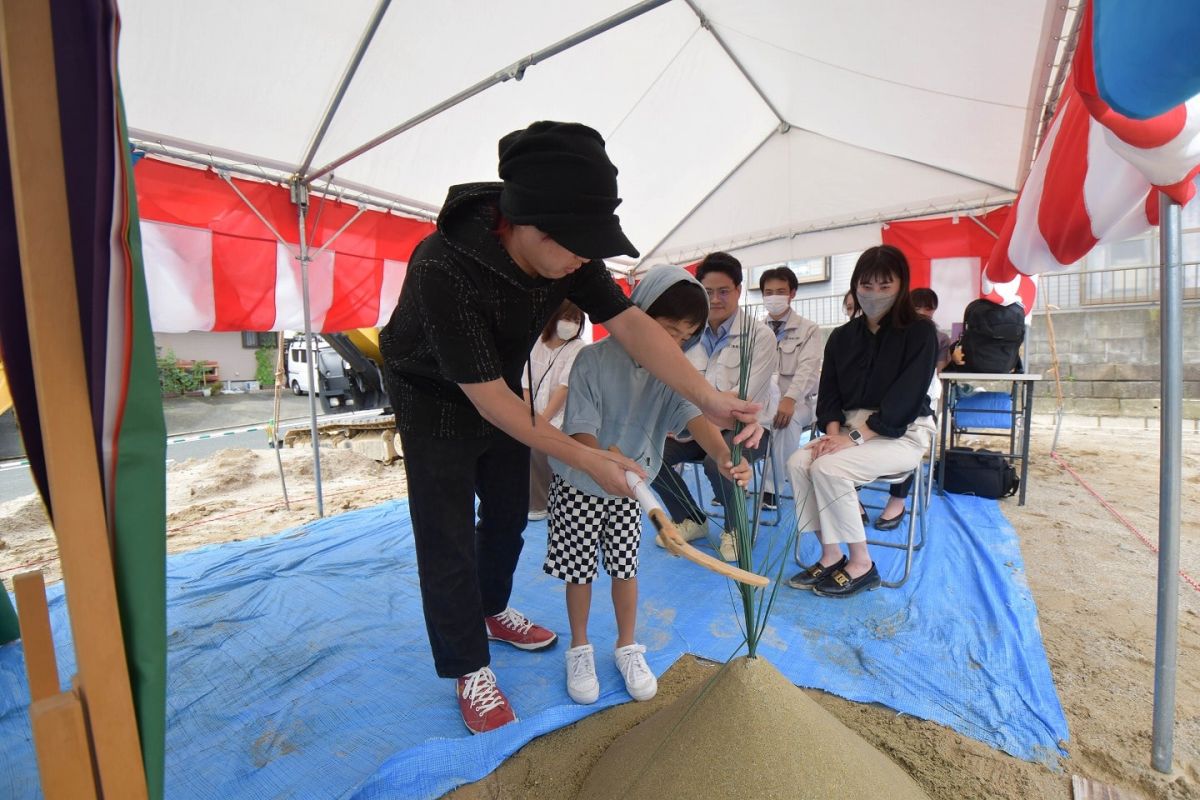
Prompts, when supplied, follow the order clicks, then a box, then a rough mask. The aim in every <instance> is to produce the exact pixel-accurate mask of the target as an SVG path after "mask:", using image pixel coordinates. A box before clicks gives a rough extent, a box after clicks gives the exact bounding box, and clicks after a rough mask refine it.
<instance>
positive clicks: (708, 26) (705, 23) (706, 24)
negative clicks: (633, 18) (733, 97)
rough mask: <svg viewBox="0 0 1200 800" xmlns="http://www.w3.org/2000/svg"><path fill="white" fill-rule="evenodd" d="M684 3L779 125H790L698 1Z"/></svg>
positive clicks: (687, 0) (690, 0) (688, 0)
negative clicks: (697, 3)
mask: <svg viewBox="0 0 1200 800" xmlns="http://www.w3.org/2000/svg"><path fill="white" fill-rule="evenodd" d="M684 2H685V3H687V7H688V8H690V9H691V10H692V13H693V14H695V15H696V18H697V19H699V20H700V27H701V28H703V29H704V30H706V31H708V34H709V35H710V36H712V37H713V40H714V41H716V43H717V45H718V46H720V48H721V50H723V51H724V53H725V55H726V56H727V57H728V58H729V60H730V61H732V62H733V65H734V66H735V67H737V70H738V72H740V73H741V74H742V77H743V78H745V79H746V83H748V84H750V88H751V89H753V90H754V92H755V94H757V95H758V99H759V100H762V101H763V103H765V104H766V106H767V108H769V109H771V113H772V114H774V115H775V119H776V120H778V122H779V124H780V125H788V124H789V123H788V121H787V119H786V118H785V117H784V116H783V113H782V112H780V110H779V109H778V108H777V107H776V106H775V104H774V103H772V102H771V98H769V97H767V93H766V92H764V91H763V89H762V87H761V86H759V85H758V81H756V80H754V78H753V76H751V75H750V73H749V72H748V71H747V70H746V67H745V66H743V65H742V62H741V61H739V60H738V57H737V56H735V55H734V54H733V50H731V49H729V45H728V44H726V43H725V39H724V38H722V36H721V34H719V33H717V29H716V28H714V27H713V24H712V20H710V19H709V18H708V16H707V15H706V14H705V13H704V12H703V11H701V10H700V7H699V6H698V5H696V0H684Z"/></svg>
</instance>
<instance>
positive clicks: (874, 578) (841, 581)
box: [813, 563, 883, 597]
mask: <svg viewBox="0 0 1200 800" xmlns="http://www.w3.org/2000/svg"><path fill="white" fill-rule="evenodd" d="M882 582H883V579H882V578H880V577H879V570H877V569H875V564H874V563H872V564H871V568H870V569H869V570H867V571H866V573H865V574H863V575H860V576H859V577H857V578H851V577H850V575H849V574H848V573H847V572H846V570H845V569H842V568H839V569H834V570H830V571H829V572H828V573H826V575H825V577H824V578H823V579H822V580H821V581H820V582H819V583H817V585H816V586H813V594H816V595H820V596H821V597H851V596H853V595H856V594H858V593H859V592H869V591H872V590H874V589H878V588H879V585H880V583H882Z"/></svg>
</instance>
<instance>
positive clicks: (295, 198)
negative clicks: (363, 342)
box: [292, 181, 325, 517]
mask: <svg viewBox="0 0 1200 800" xmlns="http://www.w3.org/2000/svg"><path fill="white" fill-rule="evenodd" d="M292 202H294V203H295V204H296V212H297V214H299V218H300V255H299V259H300V289H301V295H302V296H303V298H304V351H305V353H306V354H307V358H308V364H307V369H308V423H309V432H310V433H311V435H312V451H313V480H314V482H315V483H316V493H317V516H318V517H324V516H325V498H324V497H323V496H322V494H321V439H320V437H319V435H318V434H317V389H318V386H317V371H316V368H315V364H314V363H313V355H314V351H313V332H312V309H311V306H310V304H309V297H308V263H309V261H311V258H310V256H309V253H308V231H307V230H306V229H305V226H306V225H307V224H308V187H307V186H305V185H304V184H302V183H300V182H299V181H296V182H294V183H293V184H292Z"/></svg>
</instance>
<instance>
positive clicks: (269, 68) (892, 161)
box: [120, 0, 1066, 264]
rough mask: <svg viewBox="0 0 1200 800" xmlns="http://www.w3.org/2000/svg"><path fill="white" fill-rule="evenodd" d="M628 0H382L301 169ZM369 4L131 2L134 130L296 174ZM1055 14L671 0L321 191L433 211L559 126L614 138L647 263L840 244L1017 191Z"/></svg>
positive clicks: (1041, 95)
mask: <svg viewBox="0 0 1200 800" xmlns="http://www.w3.org/2000/svg"><path fill="white" fill-rule="evenodd" d="M628 2H629V0H592V1H591V2H587V3H551V2H545V1H542V2H538V1H537V0H514V1H513V2H506V3H502V4H497V3H493V2H486V1H485V0H456V2H452V3H428V2H424V3H419V4H418V3H415V2H410V1H408V0H397V2H394V3H391V4H390V6H389V7H388V8H387V10H386V12H385V13H384V14H383V15H382V21H381V22H380V24H379V25H378V29H377V30H376V31H375V33H374V36H373V38H372V39H371V42H370V45H369V46H368V47H367V48H366V50H365V55H364V56H363V58H362V61H361V64H360V65H359V66H358V69H357V72H356V73H355V75H354V77H353V80H352V81H351V82H350V83H349V87H348V90H347V91H346V93H345V95H344V99H343V100H342V102H341V104H340V107H339V108H338V109H337V113H336V114H335V115H334V116H333V118H332V123H331V124H330V125H329V127H328V132H327V134H326V135H325V137H324V139H323V141H321V144H320V147H319V148H318V149H317V151H316V152H315V154H314V157H313V159H312V161H313V168H312V169H310V170H309V171H307V172H306V173H305V175H306V176H311V175H313V174H314V172H317V171H318V170H319V168H320V167H321V166H322V165H325V164H328V163H330V162H333V161H335V160H338V159H339V158H340V157H342V156H343V155H345V154H347V153H348V152H351V151H353V150H355V149H356V148H358V147H359V146H360V145H363V144H364V143H366V142H368V141H369V140H371V139H373V138H374V137H376V136H378V135H379V134H380V133H381V132H383V131H386V130H389V129H391V128H394V127H395V126H397V125H400V124H401V123H403V122H405V121H408V120H411V119H412V118H414V117H417V116H419V115H422V114H423V113H424V112H426V111H427V110H428V109H431V108H433V107H435V106H437V105H438V104H439V103H441V102H442V101H444V100H445V99H446V98H450V97H452V96H454V95H456V94H457V93H459V92H462V91H463V90H464V89H467V88H468V87H471V86H473V85H475V84H477V83H478V82H479V81H481V80H483V79H486V78H488V77H489V76H492V75H494V74H496V73H498V72H500V71H503V70H505V69H507V68H508V67H510V65H513V64H516V63H518V62H520V61H521V59H523V58H525V57H526V56H528V55H530V54H532V53H534V52H536V51H538V50H540V49H542V48H546V47H548V46H550V45H553V44H555V43H557V42H560V41H561V40H563V39H566V38H568V37H571V36H572V35H574V34H576V33H578V32H579V31H582V30H585V29H587V28H589V26H593V25H595V24H597V23H599V22H601V21H603V20H605V19H607V18H608V17H610V16H611V15H614V14H618V13H620V12H622V11H623V10H624V9H625V5H626V4H627V3H628ZM377 9H378V6H377V3H376V2H374V0H342V2H338V3H327V2H321V0H289V2H281V1H277V2H266V1H265V0H260V1H259V2H249V3H247V2H233V1H232V0H215V1H214V2H206V3H164V2H160V1H159V0H124V2H122V5H121V11H122V17H123V35H122V42H121V62H120V68H121V75H122V83H123V87H124V95H125V102H126V108H127V113H128V121H129V126H130V128H131V133H132V135H133V137H134V138H135V139H137V140H140V141H144V142H151V143H154V142H157V143H161V144H164V145H171V146H176V147H181V148H182V149H183V150H185V151H189V152H191V153H193V154H211V155H213V156H215V157H219V158H220V157H223V158H227V159H233V160H236V161H240V162H244V163H251V164H261V165H264V166H267V167H274V168H275V169H277V170H282V171H284V172H298V171H299V167H300V165H301V164H302V162H303V161H304V160H305V154H306V152H307V150H308V148H309V144H310V142H311V141H312V140H313V138H314V134H315V132H316V131H318V129H319V128H320V125H321V122H322V119H323V118H324V116H325V112H326V108H327V107H328V106H329V105H330V101H331V98H333V97H335V96H336V94H337V89H338V86H339V83H340V82H341V80H342V76H343V73H344V72H345V71H346V68H347V63H348V62H350V61H351V57H352V55H353V54H354V53H355V50H356V46H357V44H358V43H359V41H360V38H361V37H363V31H364V30H366V29H368V24H369V23H370V21H371V20H372V19H373V17H374V16H375V15H376V13H377ZM1065 13H1066V12H1065V11H1064V10H1063V9H1062V8H1061V7H1060V6H1059V5H1058V4H1057V3H1054V2H1047V0H1020V1H1019V2H1016V1H1015V2H1008V3H991V2H985V1H984V0H939V1H938V2H927V3H919V4H912V3H892V2H884V1H882V0H875V1H873V2H853V3H824V2H815V0H755V2H748V1H747V0H669V2H664V3H662V4H661V5H658V6H657V7H654V8H651V9H650V10H647V11H645V13H640V14H637V15H636V16H634V17H633V18H632V19H630V20H629V21H626V22H624V23H623V24H620V25H618V26H616V27H613V28H612V29H609V30H606V31H604V32H603V33H600V34H599V35H596V36H593V37H591V38H587V39H586V40H585V41H583V42H582V43H580V44H577V45H576V46H574V47H571V48H570V49H567V50H565V51H563V52H561V53H559V54H556V55H553V56H551V57H549V58H547V59H546V60H545V61H543V62H542V63H539V64H536V65H534V66H531V67H529V69H528V71H527V72H524V75H523V78H522V79H521V80H519V81H517V80H508V81H505V82H500V83H498V84H497V85H495V86H492V87H490V88H488V89H487V90H486V91H482V92H480V93H478V94H475V95H474V96H472V97H470V98H469V99H466V100H465V101H463V102H461V103H459V104H457V105H454V106H453V107H452V108H449V109H448V110H445V111H444V112H442V113H439V114H437V115H435V116H433V117H431V118H429V119H426V120H424V121H421V122H420V123H419V124H417V125H415V126H414V127H412V128H410V129H408V130H406V131H405V132H403V133H401V134H399V135H398V136H395V137H394V138H392V139H390V140H388V141H387V142H385V143H383V144H381V145H380V146H378V147H376V148H374V149H371V150H369V151H368V152H366V153H364V154H363V155H360V156H358V157H357V158H354V159H352V160H350V161H348V162H346V163H344V164H342V165H340V166H338V167H337V169H336V170H335V172H334V180H333V185H334V186H343V187H354V188H357V189H363V188H366V189H367V190H368V191H370V192H371V193H372V194H374V195H375V196H378V197H381V198H392V199H395V198H402V199H403V200H404V202H405V203H406V204H407V205H408V206H410V207H413V208H419V209H428V210H435V209H436V208H437V207H438V206H439V205H440V204H441V202H442V200H443V199H444V197H445V192H446V188H447V187H448V186H450V185H452V184H455V183H461V182H467V181H475V180H492V179H495V175H496V142H497V140H498V139H499V138H500V137H501V136H502V135H503V134H505V133H507V132H508V131H511V130H514V129H517V128H521V127H524V126H525V125H527V124H529V123H530V122H532V121H534V120H537V119H562V120H573V121H580V122H584V123H587V124H589V125H592V126H593V127H595V128H596V129H597V130H599V131H600V132H601V133H602V134H603V135H604V137H605V138H606V140H608V143H609V151H610V154H611V155H612V158H613V160H614V161H615V163H616V164H617V165H618V167H619V168H620V170H621V175H620V186H621V194H622V196H623V197H624V198H625V202H624V203H623V204H622V206H621V207H620V208H619V209H618V213H619V214H620V215H621V218H622V222H623V226H624V227H625V229H626V232H627V233H628V234H629V236H630V238H631V239H632V240H633V242H634V243H635V244H636V245H637V246H638V247H639V248H640V249H641V250H642V260H643V261H647V262H649V261H663V260H669V261H680V260H683V259H686V258H690V257H694V256H696V255H698V254H701V253H703V252H705V251H706V250H708V249H712V248H714V247H722V248H725V249H733V250H738V249H740V248H744V247H746V246H747V245H749V244H751V243H756V242H762V241H767V242H774V243H776V244H775V245H774V246H771V245H760V246H759V247H757V248H755V250H754V253H755V258H754V261H752V262H750V263H752V264H753V263H765V262H766V261H771V260H779V259H780V258H788V257H798V256H801V255H812V254H818V253H816V252H814V249H815V248H816V247H817V243H816V242H813V243H811V244H807V243H805V242H804V237H803V236H799V235H801V234H806V233H808V232H812V231H821V230H825V229H829V228H837V229H839V231H840V235H838V236H836V237H834V238H833V239H832V240H831V239H829V238H828V236H826V237H824V239H823V240H818V241H822V242H823V243H822V245H821V246H824V247H829V246H831V245H833V244H837V245H838V246H839V248H840V249H844V250H849V249H854V247H855V245H856V244H857V243H860V242H867V241H870V240H872V239H873V238H875V237H877V236H878V234H877V227H875V228H873V227H872V226H863V227H858V228H856V227H853V225H852V223H855V222H877V221H879V220H882V219H886V218H889V217H895V216H900V215H911V214H913V213H914V212H920V211H921V210H926V211H929V212H935V211H948V210H951V209H955V208H972V207H977V206H980V205H982V204H985V203H990V202H996V201H999V200H1006V199H1011V198H1012V196H1013V195H1014V194H1015V190H1016V188H1017V187H1018V186H1019V182H1020V180H1021V179H1022V177H1023V175H1024V172H1025V168H1026V166H1027V164H1028V163H1029V161H1030V158H1031V155H1032V148H1033V146H1034V143H1035V139H1036V134H1037V132H1038V128H1039V124H1040V122H1041V120H1042V118H1043V111H1044V105H1045V102H1046V99H1047V97H1048V95H1049V94H1050V92H1049V86H1048V84H1049V81H1050V78H1051V66H1052V65H1053V62H1054V61H1055V56H1056V52H1057V50H1058V48H1059V44H1060V42H1059V39H1060V38H1061V36H1062V34H1063V26H1064V19H1065ZM327 177H328V176H325V177H323V178H321V179H320V180H319V181H318V183H317V185H318V186H323V185H324V183H325V180H326V178H327ZM797 237H798V238H797ZM876 240H877V239H876ZM828 252H832V251H831V250H829V249H826V250H824V253H828Z"/></svg>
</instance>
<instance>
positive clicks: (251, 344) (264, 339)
mask: <svg viewBox="0 0 1200 800" xmlns="http://www.w3.org/2000/svg"><path fill="white" fill-rule="evenodd" d="M274 346H275V334H274V333H272V332H270V331H267V332H265V333H257V332H255V331H242V347H244V348H246V349H247V350H257V349H258V348H260V347H274Z"/></svg>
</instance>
